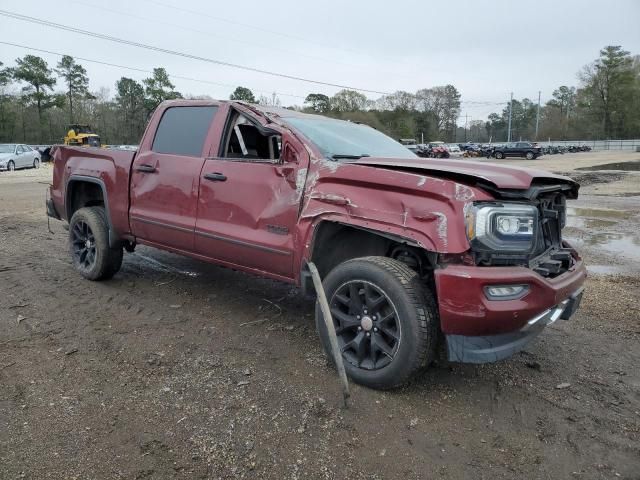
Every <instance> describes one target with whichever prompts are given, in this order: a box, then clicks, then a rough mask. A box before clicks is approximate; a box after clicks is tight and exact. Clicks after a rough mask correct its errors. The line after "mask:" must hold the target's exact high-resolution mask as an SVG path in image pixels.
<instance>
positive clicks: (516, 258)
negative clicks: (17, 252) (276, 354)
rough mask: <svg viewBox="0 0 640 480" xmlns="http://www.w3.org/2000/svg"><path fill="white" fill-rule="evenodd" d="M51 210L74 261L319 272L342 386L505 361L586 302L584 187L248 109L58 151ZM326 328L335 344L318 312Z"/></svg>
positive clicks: (389, 382)
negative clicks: (447, 365)
mask: <svg viewBox="0 0 640 480" xmlns="http://www.w3.org/2000/svg"><path fill="white" fill-rule="evenodd" d="M53 159H54V172H53V185H52V186H51V188H50V198H49V199H48V200H47V212H48V215H50V216H52V217H54V218H57V219H61V220H64V221H66V222H68V223H69V250H70V255H71V258H72V261H73V265H74V267H75V268H76V269H77V270H78V272H79V273H80V274H81V275H83V276H84V277H86V278H87V279H89V280H104V279H108V278H110V277H112V276H113V275H114V274H115V273H116V272H118V270H119V268H120V266H121V263H122V261H123V251H128V252H130V251H133V250H134V248H136V245H139V244H141V245H147V246H151V247H156V248H160V249H164V250H168V251H171V252H175V253H179V254H183V255H187V256H190V257H193V258H195V259H198V260H202V261H206V262H212V263H215V264H218V265H222V266H227V267H231V268H234V269H238V270H243V271H245V272H248V273H253V274H257V275H261V276H264V277H269V278H272V279H277V280H281V281H283V282H288V283H291V284H296V285H298V286H300V288H301V291H302V292H303V293H310V294H312V293H313V283H312V281H311V276H310V273H309V269H308V266H307V265H308V263H309V262H313V263H314V264H315V265H316V266H317V268H318V270H319V272H320V275H321V277H322V279H323V285H324V288H325V292H326V295H327V298H328V301H329V303H330V307H331V313H332V317H333V322H334V325H335V327H336V334H337V337H338V342H339V345H340V348H341V350H342V355H343V358H344V360H345V361H344V363H345V367H346V370H347V373H348V375H349V376H350V377H351V378H352V379H353V380H354V381H356V382H359V383H362V384H364V385H367V386H370V387H374V388H392V387H395V386H398V385H401V384H403V383H405V382H407V381H409V380H410V379H411V377H412V376H414V375H415V374H417V373H418V372H419V371H420V370H421V369H422V367H425V366H427V365H429V364H430V363H431V362H432V360H433V359H434V356H435V355H436V350H437V346H438V345H439V344H444V345H446V352H447V355H448V358H449V360H451V361H458V362H472V363H482V362H493V361H496V360H500V359H504V358H507V357H508V356H510V355H511V354H513V353H514V352H517V351H518V350H520V349H522V348H523V347H524V346H525V345H526V344H527V343H528V342H529V341H531V340H532V339H533V338H535V336H536V335H537V334H539V333H540V331H541V330H542V329H543V328H544V327H545V326H546V325H548V324H550V323H552V322H555V321H556V320H557V319H559V318H563V319H568V318H569V317H570V316H571V315H572V314H573V313H574V312H575V310H576V308H577V307H578V304H579V302H580V298H581V295H582V288H583V283H584V280H585V277H586V269H585V266H584V264H583V262H582V260H581V258H580V256H579V255H578V253H577V252H576V250H574V249H573V248H572V247H571V246H570V245H569V244H568V243H567V242H566V241H565V240H564V239H563V238H562V228H563V226H564V225H565V220H566V199H568V198H569V199H572V198H576V197H577V195H578V188H579V186H578V185H577V184H576V183H575V182H574V181H572V180H571V179H569V178H566V177H563V176H558V175H554V174H550V173H546V172H542V171H537V170H525V169H516V168H512V167H508V166H500V165H492V164H487V163H474V162H470V161H464V160H463V161H461V160H448V159H433V160H432V161H429V162H425V161H424V160H422V159H420V158H418V157H417V156H416V155H414V154H413V153H411V152H410V151H409V150H407V148H406V147H405V146H403V145H401V144H400V143H398V142H396V141H395V140H393V139H391V138H389V137H387V136H385V135H384V134H382V133H381V132H379V131H377V130H375V129H373V128H370V127H368V126H366V125H361V124H357V123H352V122H346V121H341V120H336V119H331V118H326V117H322V116H317V115H307V114H303V113H299V112H296V111H293V110H286V109H275V108H267V107H261V106H256V105H249V104H245V103H242V102H231V101H209V100H174V101H168V102H164V103H162V104H161V105H160V106H159V107H158V108H157V110H156V111H155V113H154V114H153V116H152V117H151V119H150V122H149V124H148V126H147V128H146V131H145V133H144V136H143V138H142V140H141V142H140V146H139V148H138V150H137V151H136V152H132V151H117V150H105V149H99V148H80V147H69V146H58V147H55V148H54V151H53ZM316 325H317V328H318V332H319V335H320V339H321V341H322V343H323V346H324V347H325V349H327V350H328V349H329V348H330V343H329V340H328V333H327V331H326V327H325V326H324V322H323V319H322V313H321V311H320V308H319V307H316Z"/></svg>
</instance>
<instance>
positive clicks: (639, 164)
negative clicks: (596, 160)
mask: <svg viewBox="0 0 640 480" xmlns="http://www.w3.org/2000/svg"><path fill="white" fill-rule="evenodd" d="M576 170H589V171H597V170H624V171H628V172H637V171H640V160H633V161H631V162H614V163H605V164H604V165H594V166H592V167H580V168H576Z"/></svg>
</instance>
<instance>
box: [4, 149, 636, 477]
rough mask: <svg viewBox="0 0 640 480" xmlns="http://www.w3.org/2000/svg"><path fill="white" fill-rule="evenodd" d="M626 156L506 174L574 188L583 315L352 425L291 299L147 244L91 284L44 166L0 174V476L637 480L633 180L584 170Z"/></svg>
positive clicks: (433, 375)
mask: <svg viewBox="0 0 640 480" xmlns="http://www.w3.org/2000/svg"><path fill="white" fill-rule="evenodd" d="M637 160H640V153H638V154H632V153H620V152H606V153H581V154H567V155H562V156H559V155H556V156H550V157H543V158H542V159H539V160H534V161H531V162H528V161H526V160H507V161H502V163H513V164H517V165H522V166H536V167H540V168H544V169H548V170H553V171H558V172H568V173H569V174H570V175H573V176H575V177H576V178H577V179H579V180H580V181H581V182H583V184H584V186H583V189H582V190H581V198H580V199H579V200H577V201H575V202H571V210H570V213H571V215H572V216H571V218H570V222H569V227H568V228H567V230H566V235H567V236H568V237H570V238H572V239H574V241H575V242H577V243H578V244H579V245H580V248H581V249H582V251H583V253H584V256H585V258H586V260H587V262H588V263H589V265H590V270H591V276H590V278H589V280H588V283H587V290H586V294H585V298H584V301H583V304H582V308H581V310H580V311H579V312H578V314H577V315H576V316H575V317H574V318H573V319H572V320H571V321H569V322H562V321H560V322H558V323H556V324H554V325H552V326H551V327H549V328H548V329H547V330H546V331H545V332H544V333H543V335H542V336H541V337H540V339H539V340H538V341H537V343H535V344H533V345H531V346H530V347H529V348H528V349H527V350H526V351H525V352H523V353H522V354H519V355H517V356H515V357H514V358H512V359H510V360H509V361H505V362H502V363H498V364H493V365H484V366H471V365H455V364H447V363H444V362H440V363H439V364H437V365H435V366H433V367H432V368H431V369H429V370H427V371H426V372H425V373H424V374H423V376H422V377H421V378H420V379H419V380H418V381H417V382H415V383H414V384H412V385H411V386H409V387H407V388H404V389H401V390H397V391H393V392H378V391H373V390H368V389H365V388H361V387H359V386H356V385H352V399H351V407H350V408H349V409H346V410H345V409H343V408H341V398H340V386H339V384H338V381H337V378H336V375H335V372H334V371H333V370H332V369H331V368H329V367H328V365H327V361H326V358H325V356H324V354H323V353H322V350H321V346H320V344H319V341H318V339H317V336H316V333H315V327H314V322H313V303H312V302H310V301H308V300H304V299H302V298H301V297H300V296H299V295H298V292H297V290H296V289H295V288H292V287H290V286H287V285H283V284H279V283H276V282H273V281H270V280H265V279H258V278H253V277H249V276H246V275H244V274H241V273H237V272H233V271H231V270H227V269H223V268H218V267H215V266H212V265H207V264H202V263H198V262H196V261H192V260H189V259H184V258H181V257H178V256H175V255H171V254H168V253H163V252H160V251H156V250H152V249H149V248H138V249H137V250H136V253H134V254H129V255H126V256H125V261H124V266H123V269H122V270H121V272H120V273H119V274H117V275H116V276H115V278H114V279H113V280H111V281H108V282H104V283H92V282H88V281H85V280H83V279H82V278H81V277H80V276H79V275H78V274H76V273H75V272H74V271H73V269H72V268H71V265H70V261H69V257H68V255H67V251H66V232H65V231H64V230H63V228H62V224H61V223H60V222H52V224H51V227H52V229H53V232H54V233H49V232H48V231H47V221H46V218H45V216H44V211H43V210H44V205H43V204H44V195H45V188H46V187H45V184H46V183H48V182H49V181H50V177H51V169H50V168H48V167H47V166H45V167H43V168H42V169H40V170H30V171H19V172H14V173H0V293H1V294H0V478H2V479H14V478H34V479H35V478H37V479H40V478H52V479H61V478H65V479H102V478H105V479H112V478H123V479H142V478H154V479H156V478H185V479H192V478H212V479H216V478H252V479H253V478H255V479H262V478H278V479H279V478H287V479H289V478H290V479H315V478H327V479H333V478H335V479H342V478H351V479H360V478H367V479H397V478H406V479H414V478H425V479H427V478H429V479H431V478H453V479H469V478H473V479H482V478H487V479H489V478H490V479H494V478H509V479H510V478H544V479H547V478H548V479H565V478H576V479H600V478H625V479H640V369H639V368H638V365H640V342H639V339H640V281H639V274H640V233H639V232H640V228H639V225H640V173H639V172H624V171H584V170H582V171H578V170H575V169H576V168H582V167H589V166H593V165H598V164H606V163H611V162H626V161H629V162H630V161H637ZM425 161H428V160H425Z"/></svg>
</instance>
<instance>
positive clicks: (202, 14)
mask: <svg viewBox="0 0 640 480" xmlns="http://www.w3.org/2000/svg"><path fill="white" fill-rule="evenodd" d="M144 1H145V2H147V3H152V4H155V5H159V6H161V7H164V8H170V9H173V10H177V11H180V12H185V13H189V14H191V15H195V16H197V17H199V18H200V17H207V18H210V19H212V20H217V21H219V22H226V23H230V24H232V25H238V26H240V27H245V28H250V29H253V30H257V31H259V32H264V33H269V34H271V35H278V36H280V37H284V38H288V39H291V40H296V41H301V42H305V43H310V44H312V45H318V46H321V47H325V48H331V49H334V50H336V49H338V47H337V46H331V45H326V44H322V43H319V42H315V41H313V40H309V39H306V38H303V37H298V36H296V35H291V34H290V33H286V32H279V31H276V30H269V29H267V28H264V27H261V26H258V25H252V24H249V23H243V22H238V21H236V20H231V19H228V18H223V17H217V16H215V15H211V14H208V13H206V12H198V11H196V10H190V9H188V8H184V7H178V6H175V5H171V4H168V3H164V2H159V1H157V0H144ZM339 49H340V50H347V51H351V52H354V51H353V50H348V49H345V48H343V47H340V48H339ZM354 53H356V52H354ZM376 93H379V92H376Z"/></svg>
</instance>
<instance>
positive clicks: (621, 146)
mask: <svg viewBox="0 0 640 480" xmlns="http://www.w3.org/2000/svg"><path fill="white" fill-rule="evenodd" d="M538 143H540V144H541V145H555V146H563V147H568V146H569V145H587V146H589V147H591V149H592V150H626V151H632V152H640V139H636V140H559V141H555V140H552V141H550V142H538Z"/></svg>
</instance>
